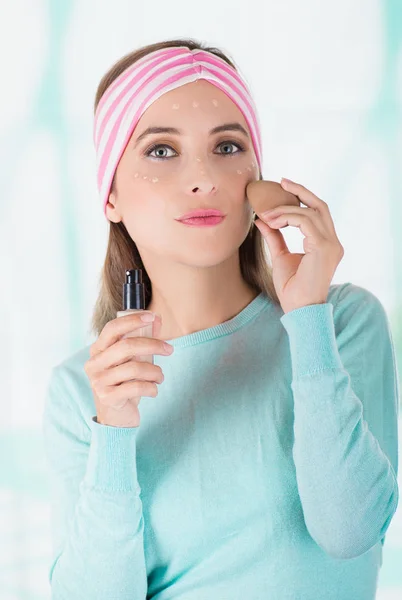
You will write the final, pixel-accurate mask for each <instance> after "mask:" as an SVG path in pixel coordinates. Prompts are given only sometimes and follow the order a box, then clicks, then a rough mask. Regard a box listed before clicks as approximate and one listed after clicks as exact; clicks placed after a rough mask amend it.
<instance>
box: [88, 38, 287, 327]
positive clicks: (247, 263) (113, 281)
mask: <svg viewBox="0 0 402 600" xmlns="http://www.w3.org/2000/svg"><path fill="white" fill-rule="evenodd" d="M172 46H187V47H188V48H189V49H190V50H194V49H201V50H206V51H208V52H212V53H214V54H216V55H217V56H219V57H220V58H222V59H224V60H225V61H226V62H227V63H228V64H229V65H231V66H232V67H233V68H234V69H236V66H235V65H234V63H233V62H232V61H231V60H230V59H229V58H228V57H227V56H226V55H225V54H224V53H223V52H222V51H221V50H219V49H217V48H210V47H208V46H205V45H203V44H202V43H201V42H197V41H194V40H193V39H176V40H168V41H165V42H157V43H155V44H150V45H148V46H143V47H142V48H140V49H138V50H136V51H134V52H130V53H129V54H126V55H125V56H123V57H122V58H121V59H120V60H118V61H117V62H116V63H115V64H114V65H113V66H112V67H111V68H110V69H109V70H108V71H107V72H106V73H105V75H104V76H103V77H102V79H101V81H100V83H99V85H98V89H97V91H96V96H95V102H94V113H95V111H96V107H97V106H98V102H99V100H100V99H101V97H102V96H103V94H104V93H105V91H106V90H107V88H108V87H109V86H110V84H111V83H112V82H113V81H114V80H115V79H116V77H118V76H119V75H120V73H122V72H123V71H124V70H125V69H126V68H127V67H129V66H130V65H132V64H133V63H135V62H136V61H137V60H139V59H140V58H142V57H143V56H145V55H147V54H149V53H150V52H153V51H155V50H160V49H161V48H168V47H172ZM260 179H262V175H261V173H260ZM112 189H114V180H113V183H112ZM109 223H110V229H109V240H108V246H107V250H106V256H105V261H104V264H103V267H102V270H101V273H100V277H99V294H98V298H97V300H96V303H95V307H94V311H93V315H92V321H91V332H92V333H94V334H96V335H97V336H98V335H99V334H100V333H101V331H102V329H103V328H104V326H105V325H106V323H108V321H111V320H112V319H115V318H116V313H117V311H118V310H122V308H123V307H122V290H123V287H122V286H123V283H124V281H125V272H126V270H127V269H142V271H143V273H142V274H143V281H144V283H145V306H146V307H148V305H149V303H150V301H151V297H152V283H151V281H150V279H149V276H148V273H147V272H146V270H145V267H144V265H143V263H142V260H141V256H140V254H139V251H138V248H137V246H136V244H135V242H134V241H133V240H132V239H131V237H130V235H129V233H128V232H127V229H126V227H125V226H124V224H123V223H122V222H121V221H120V222H119V223H113V222H112V221H109ZM264 245H265V242H264V238H263V237H262V235H261V233H260V231H259V229H258V227H256V226H255V225H254V221H252V223H251V226H250V231H249V233H248V235H247V237H246V239H245V240H244V242H243V243H242V245H241V246H240V248H239V260H240V270H241V274H242V277H243V279H244V280H245V281H246V282H247V283H248V284H249V285H250V286H251V287H252V288H253V289H255V290H256V291H257V292H258V293H260V292H262V291H263V292H265V294H266V295H267V296H268V297H269V298H271V300H273V301H274V302H275V303H277V304H280V302H279V299H278V296H277V294H276V291H275V288H274V285H273V281H272V268H271V266H270V265H269V263H268V260H267V255H266V253H265V247H264Z"/></svg>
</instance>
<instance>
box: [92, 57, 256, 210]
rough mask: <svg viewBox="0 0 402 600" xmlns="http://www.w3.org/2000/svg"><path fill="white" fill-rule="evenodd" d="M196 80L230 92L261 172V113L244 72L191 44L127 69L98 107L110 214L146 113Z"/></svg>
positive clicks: (97, 135) (104, 195)
mask: <svg viewBox="0 0 402 600" xmlns="http://www.w3.org/2000/svg"><path fill="white" fill-rule="evenodd" d="M197 79H206V80H207V81H209V82H211V83H212V84H213V85H215V86H216V87H217V88H219V89H220V90H222V91H223V92H225V94H226V95H227V96H229V98H230V99H231V100H232V101H233V102H234V103H235V104H236V106H237V107H238V108H239V110H240V111H241V112H242V114H243V116H244V118H245V120H246V122H247V124H248V127H249V129H250V133H251V138H252V142H253V146H254V151H255V154H256V158H257V162H258V165H259V167H260V171H261V170H262V168H261V163H262V143H261V133H260V127H259V122H258V115H257V110H256V107H255V105H254V102H253V99H252V97H251V94H250V92H249V90H248V87H247V85H246V83H245V81H244V80H243V78H242V77H241V76H240V74H239V73H238V72H237V71H236V70H235V69H233V68H232V67H231V66H230V65H229V64H228V63H227V62H226V61H225V60H223V59H221V58H219V57H218V56H216V55H215V54H212V53H210V52H206V51H205V50H198V49H196V50H190V49H189V48H187V47H186V46H174V47H170V48H163V49H161V50H156V51H155V52H152V53H150V54H147V55H146V56H144V57H143V58H141V59H140V60H138V61H137V62H135V63H134V64H133V65H131V66H130V67H128V68H127V69H126V70H125V71H124V72H123V73H121V74H120V75H119V76H118V77H117V78H116V79H115V80H114V81H113V83H112V84H111V85H110V86H109V87H108V89H107V90H106V91H105V93H104V94H103V96H102V97H101V99H100V101H99V103H98V106H97V109H96V112H95V122H94V132H93V134H94V136H93V139H94V143H95V148H96V165H97V183H98V189H99V193H100V197H101V200H102V205H103V212H104V213H105V214H106V204H107V201H108V198H109V193H110V188H111V185H112V181H113V177H114V174H115V171H116V168H117V165H118V164H119V161H120V158H121V156H122V154H123V152H124V150H125V148H126V146H127V144H128V142H129V140H130V137H131V135H132V133H133V131H134V128H135V126H136V125H137V123H138V121H139V119H140V118H141V116H142V114H143V113H144V112H145V110H146V109H147V108H148V107H149V106H150V105H151V104H152V103H153V102H154V101H155V100H157V99H158V98H159V97H160V96H162V95H163V94H165V93H166V92H169V91H170V90H173V89H175V88H177V87H179V86H181V85H185V84H186V83H191V82H193V81H196V80H197Z"/></svg>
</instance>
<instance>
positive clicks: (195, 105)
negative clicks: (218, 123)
mask: <svg viewBox="0 0 402 600" xmlns="http://www.w3.org/2000/svg"><path fill="white" fill-rule="evenodd" d="M199 105H200V103H199V102H197V101H196V100H193V108H198V107H199Z"/></svg>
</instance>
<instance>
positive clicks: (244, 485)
mask: <svg viewBox="0 0 402 600" xmlns="http://www.w3.org/2000/svg"><path fill="white" fill-rule="evenodd" d="M168 341H169V342H170V343H171V344H172V345H174V347H175V351H174V352H173V354H172V355H171V356H158V355H155V359H154V360H155V364H158V365H160V366H161V367H162V369H163V372H164V374H165V381H164V382H163V383H162V384H161V385H160V386H158V387H159V394H158V396H157V397H156V398H151V397H143V398H142V399H141V402H140V405H139V410H140V417H141V422H140V425H139V427H136V428H120V427H110V426H106V425H100V424H99V423H96V422H95V421H94V420H93V417H94V416H95V415H96V410H95V405H94V401H93V396H92V392H91V388H90V384H89V380H88V378H87V375H86V373H85V372H84V370H83V365H84V363H85V361H86V360H88V358H89V346H88V347H85V348H84V349H82V350H80V351H79V352H77V353H75V354H74V355H72V356H70V357H69V358H67V359H66V360H64V361H63V362H62V363H60V364H58V365H56V366H54V368H53V369H52V372H51V376H50V381H49V387H48V391H47V396H46V402H45V409H44V413H43V431H44V440H45V448H46V453H47V460H48V461H49V464H50V467H51V483H52V493H53V499H52V533H53V555H52V562H51V565H50V570H49V580H50V582H51V588H52V599H53V600H144V599H145V598H149V599H151V598H152V599H154V600H168V599H169V600H179V599H180V600H323V599H324V598H325V600H371V599H374V598H375V590H376V586H377V578H378V573H379V569H380V567H381V564H382V547H383V543H384V536H385V533H386V531H387V529H388V527H389V524H390V522H391V519H392V517H393V515H394V513H395V510H396V507H397V504H398V497H399V495H398V485H397V472H398V433H397V419H398V406H399V382H398V374H397V370H396V363H395V354H394V346H393V341H392V337H391V331H390V327H389V322H388V318H387V315H386V313H385V310H384V308H383V305H382V304H381V302H380V301H379V300H378V299H377V297H376V296H375V295H373V294H372V293H371V292H369V291H368V290H366V289H364V288H362V287H359V286H356V285H354V284H351V283H344V284H336V285H331V287H330V292H329V295H328V298H327V303H325V304H318V305H311V306H305V307H303V308H299V309H297V310H294V311H292V312H289V313H287V314H284V313H283V311H282V309H281V308H280V307H279V306H278V305H276V304H274V303H273V302H272V301H271V300H270V299H269V298H267V296H266V295H265V294H260V295H259V296H257V297H256V298H255V299H254V300H253V301H252V302H251V303H250V304H249V305H248V306H247V307H246V308H245V309H243V310H242V311H241V312H240V313H239V314H238V315H236V316H235V317H234V318H233V319H230V320H229V321H226V322H224V323H222V324H220V325H216V326H214V327H211V328H209V329H204V330H202V331H199V332H196V333H192V334H190V335H186V336H184V337H180V338H176V339H174V340H168Z"/></svg>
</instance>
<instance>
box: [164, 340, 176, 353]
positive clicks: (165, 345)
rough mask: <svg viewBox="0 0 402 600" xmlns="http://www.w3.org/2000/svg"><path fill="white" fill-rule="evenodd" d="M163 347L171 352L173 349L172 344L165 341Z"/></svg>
mask: <svg viewBox="0 0 402 600" xmlns="http://www.w3.org/2000/svg"><path fill="white" fill-rule="evenodd" d="M163 347H164V349H165V350H166V352H173V350H174V348H173V346H171V345H170V344H167V343H166V342H164V343H163Z"/></svg>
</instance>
